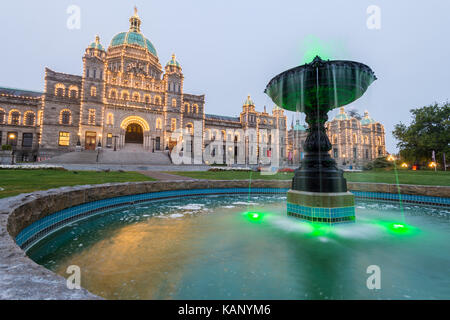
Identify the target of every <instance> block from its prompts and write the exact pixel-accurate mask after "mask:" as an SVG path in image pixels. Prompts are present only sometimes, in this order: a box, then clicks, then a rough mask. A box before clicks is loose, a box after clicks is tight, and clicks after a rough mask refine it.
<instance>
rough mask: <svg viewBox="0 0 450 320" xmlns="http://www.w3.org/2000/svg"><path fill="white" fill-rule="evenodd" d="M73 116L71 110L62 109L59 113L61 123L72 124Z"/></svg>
mask: <svg viewBox="0 0 450 320" xmlns="http://www.w3.org/2000/svg"><path fill="white" fill-rule="evenodd" d="M71 118H72V116H71V113H70V111H69V110H62V111H61V113H60V115H59V123H61V124H71V122H72V119H71Z"/></svg>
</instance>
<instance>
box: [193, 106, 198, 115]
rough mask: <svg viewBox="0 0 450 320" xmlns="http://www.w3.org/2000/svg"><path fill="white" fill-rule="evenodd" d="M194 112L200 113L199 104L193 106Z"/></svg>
mask: <svg viewBox="0 0 450 320" xmlns="http://www.w3.org/2000/svg"><path fill="white" fill-rule="evenodd" d="M192 112H195V113H198V104H194V105H193V106H192Z"/></svg>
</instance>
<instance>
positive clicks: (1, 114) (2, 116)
mask: <svg viewBox="0 0 450 320" xmlns="http://www.w3.org/2000/svg"><path fill="white" fill-rule="evenodd" d="M5 121H6V112H5V110H3V109H0V123H5Z"/></svg>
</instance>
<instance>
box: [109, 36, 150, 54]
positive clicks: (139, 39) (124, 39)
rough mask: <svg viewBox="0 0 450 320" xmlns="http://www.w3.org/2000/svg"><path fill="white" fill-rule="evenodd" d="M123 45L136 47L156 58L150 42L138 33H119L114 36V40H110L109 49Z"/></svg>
mask: <svg viewBox="0 0 450 320" xmlns="http://www.w3.org/2000/svg"><path fill="white" fill-rule="evenodd" d="M124 44H129V45H138V46H140V47H141V48H144V49H147V50H148V51H150V53H151V54H153V55H154V56H155V57H156V56H158V55H157V53H156V50H155V47H154V46H153V44H152V43H151V42H150V40H148V39H147V38H145V37H144V36H143V35H142V33H140V32H136V31H128V32H121V33H119V34H117V35H115V36H114V38H113V39H112V40H111V47H116V46H121V45H124Z"/></svg>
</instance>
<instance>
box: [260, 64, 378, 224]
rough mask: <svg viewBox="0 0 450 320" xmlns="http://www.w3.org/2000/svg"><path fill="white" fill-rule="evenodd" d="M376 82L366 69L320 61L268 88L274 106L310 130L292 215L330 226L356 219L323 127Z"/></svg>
mask: <svg viewBox="0 0 450 320" xmlns="http://www.w3.org/2000/svg"><path fill="white" fill-rule="evenodd" d="M376 79H377V78H376V77H375V75H374V73H373V71H372V70H371V69H370V68H369V67H368V66H366V65H364V64H361V63H358V62H353V61H329V60H328V61H324V60H322V59H321V58H320V57H319V56H317V57H316V58H315V59H314V60H313V61H312V62H311V63H309V64H305V65H302V66H299V67H296V68H293V69H290V70H287V71H285V72H283V73H281V74H279V75H277V76H276V77H275V78H273V79H272V80H271V81H270V82H269V84H268V85H267V88H266V90H265V93H266V94H267V95H268V96H269V97H270V98H271V99H272V100H273V102H274V103H275V104H276V105H278V106H280V107H282V108H284V109H286V110H290V111H300V112H304V113H305V114H306V122H307V123H308V125H309V129H308V132H309V134H308V137H307V138H306V141H305V146H304V148H305V151H306V155H305V158H304V159H303V160H302V162H301V165H300V167H299V168H298V169H297V170H296V171H295V176H294V178H293V181H292V189H291V190H289V192H288V205H287V207H288V215H291V216H295V217H298V218H301V219H305V220H308V221H316V222H326V223H340V222H349V221H354V220H355V206H354V202H355V200H354V196H353V194H351V193H350V192H348V190H347V181H346V180H345V178H344V175H343V171H342V170H340V169H338V168H337V166H336V162H335V161H334V160H333V159H332V158H331V156H330V150H331V143H330V140H329V139H328V136H327V133H326V130H325V122H326V121H327V120H328V115H327V114H328V112H329V111H330V110H332V109H334V108H338V107H341V106H345V105H347V104H349V103H351V102H353V101H355V100H357V99H359V98H360V97H361V96H362V95H363V94H364V92H366V90H367V88H368V87H369V86H370V84H372V82H374V81H375V80H376Z"/></svg>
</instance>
